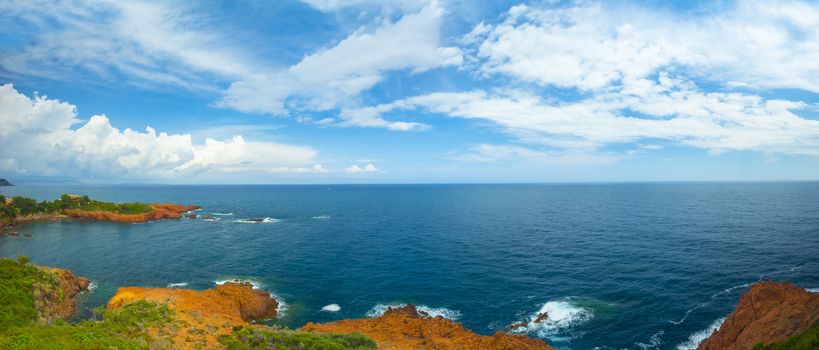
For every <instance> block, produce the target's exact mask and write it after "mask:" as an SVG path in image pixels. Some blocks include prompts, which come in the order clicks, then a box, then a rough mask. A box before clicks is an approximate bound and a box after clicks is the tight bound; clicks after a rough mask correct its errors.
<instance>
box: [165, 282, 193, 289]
mask: <svg viewBox="0 0 819 350" xmlns="http://www.w3.org/2000/svg"><path fill="white" fill-rule="evenodd" d="M187 285H188V282H181V283H168V288H177V287H185V286H187Z"/></svg>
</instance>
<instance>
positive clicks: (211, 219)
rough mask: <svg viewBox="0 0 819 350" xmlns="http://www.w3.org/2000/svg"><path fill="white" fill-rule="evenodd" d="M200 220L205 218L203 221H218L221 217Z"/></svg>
mask: <svg viewBox="0 0 819 350" xmlns="http://www.w3.org/2000/svg"><path fill="white" fill-rule="evenodd" d="M202 220H205V221H219V220H221V218H205V219H202Z"/></svg>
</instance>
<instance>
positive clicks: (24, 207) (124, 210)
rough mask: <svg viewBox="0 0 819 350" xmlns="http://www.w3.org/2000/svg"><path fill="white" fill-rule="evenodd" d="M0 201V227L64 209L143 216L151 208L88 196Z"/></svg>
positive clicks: (19, 198) (16, 197)
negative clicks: (16, 220)
mask: <svg viewBox="0 0 819 350" xmlns="http://www.w3.org/2000/svg"><path fill="white" fill-rule="evenodd" d="M0 197H2V200H0V226H2V225H10V224H13V223H14V220H15V219H16V218H18V217H21V216H29V215H42V214H45V215H49V214H58V213H62V212H63V211H65V210H66V209H77V210H82V211H106V212H112V213H116V214H143V213H150V212H151V211H153V208H152V207H151V206H150V205H147V204H144V203H111V202H100V201H95V200H92V199H90V198H88V196H77V195H70V194H64V195H62V197H60V199H57V200H55V201H53V202H49V201H42V202H37V201H36V200H34V199H32V198H26V197H21V196H15V197H13V198H12V199H11V203H9V204H6V201H5V197H3V196H0Z"/></svg>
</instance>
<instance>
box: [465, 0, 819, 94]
mask: <svg viewBox="0 0 819 350" xmlns="http://www.w3.org/2000/svg"><path fill="white" fill-rule="evenodd" d="M464 42H465V43H466V44H471V48H470V49H469V50H468V52H470V56H472V57H473V58H474V59H475V61H476V62H478V63H477V67H476V68H477V69H478V70H479V71H480V72H481V73H483V74H484V75H492V74H504V75H508V76H512V77H514V78H517V79H520V80H524V81H529V82H534V83H537V84H541V85H553V86H558V87H564V88H577V89H580V90H584V91H588V90H594V89H600V88H606V87H608V86H610V85H612V84H615V83H617V82H619V81H621V80H623V79H640V78H646V77H649V76H651V75H653V74H654V73H656V71H657V70H659V69H668V67H679V68H680V69H684V70H687V71H689V72H690V73H691V74H692V75H701V76H704V77H706V78H708V79H717V80H720V81H722V82H724V83H730V84H732V85H733V86H754V87H763V88H799V89H805V90H809V91H813V92H819V65H817V64H816V63H815V61H816V57H819V46H817V45H816V42H819V5H818V4H816V3H809V2H802V1H791V2H775V3H771V2H761V1H740V2H737V3H735V4H733V3H732V4H731V5H729V6H728V7H723V8H718V9H715V10H712V11H711V12H710V13H707V14H706V15H704V16H696V17H692V16H685V17H684V16H679V15H676V14H673V13H668V12H662V11H658V10H653V9H650V8H645V7H643V8H637V7H627V8H625V9H623V8H618V7H617V5H614V4H608V6H607V5H602V4H595V3H581V4H580V5H574V6H569V7H560V8H546V9H542V8H534V7H529V6H526V5H518V6H514V7H512V8H511V9H510V10H509V11H508V13H507V14H506V16H505V18H504V20H503V21H502V22H501V23H498V24H495V25H488V24H485V23H481V24H479V25H478V26H476V27H475V28H474V30H473V31H472V32H471V33H470V34H468V35H467V36H466V37H465V38H464Z"/></svg>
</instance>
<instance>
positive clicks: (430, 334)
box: [301, 305, 552, 350]
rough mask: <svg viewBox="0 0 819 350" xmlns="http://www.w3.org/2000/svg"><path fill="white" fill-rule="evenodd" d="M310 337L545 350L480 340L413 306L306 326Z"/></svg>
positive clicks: (506, 340)
mask: <svg viewBox="0 0 819 350" xmlns="http://www.w3.org/2000/svg"><path fill="white" fill-rule="evenodd" d="M301 330H302V331H305V332H313V333H352V332H359V333H361V334H364V335H366V336H368V337H370V338H372V339H373V340H375V341H376V343H378V348H379V349H441V350H445V349H476V350H478V349H481V350H501V349H503V350H513V349H515V350H526V349H541V350H547V349H552V347H550V346H548V345H546V343H544V342H543V340H540V339H532V338H529V337H526V336H524V335H513V334H507V333H504V332H497V333H495V334H493V335H491V336H482V335H479V334H477V333H475V332H472V331H470V330H468V329H466V328H464V327H463V326H462V325H461V324H459V323H457V322H453V321H450V320H448V319H445V318H443V317H440V316H438V317H431V316H430V315H429V314H427V313H425V312H423V311H420V310H418V309H417V308H415V306H414V305H407V306H404V307H399V308H389V309H387V311H386V312H384V314H383V315H381V316H378V317H375V318H367V319H358V320H342V321H336V322H329V323H323V324H322V323H312V322H310V323H307V324H306V325H304V327H302V328H301Z"/></svg>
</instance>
